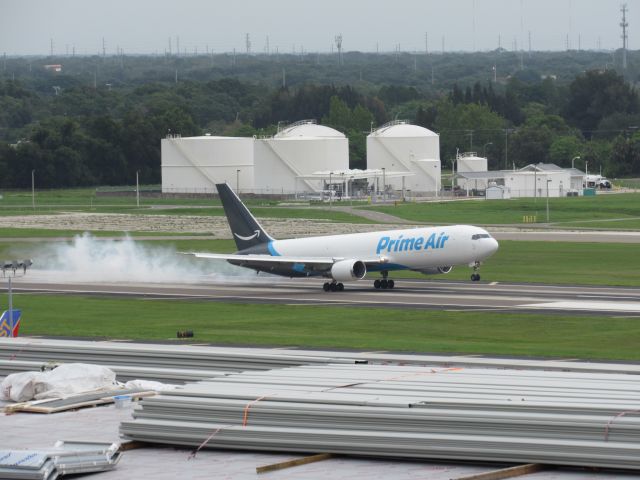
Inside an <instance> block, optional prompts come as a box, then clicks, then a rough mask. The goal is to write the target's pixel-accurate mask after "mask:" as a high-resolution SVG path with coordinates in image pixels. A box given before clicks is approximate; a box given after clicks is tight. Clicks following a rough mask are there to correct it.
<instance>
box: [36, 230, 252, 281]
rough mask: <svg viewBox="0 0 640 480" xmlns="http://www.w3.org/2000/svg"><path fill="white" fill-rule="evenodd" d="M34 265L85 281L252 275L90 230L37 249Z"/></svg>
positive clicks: (221, 263) (216, 278)
mask: <svg viewBox="0 0 640 480" xmlns="http://www.w3.org/2000/svg"><path fill="white" fill-rule="evenodd" d="M35 269H37V270H38V271H42V270H46V271H48V272H55V273H56V274H59V275H60V276H61V277H62V278H58V280H66V281H79V282H88V283H102V282H104V283H113V282H122V283H126V282H144V283H147V282H148V283H174V284H175V283H199V282H207V281H218V282H219V281H221V280H222V281H224V280H230V281H231V280H243V281H245V280H247V279H248V278H254V277H255V274H253V276H252V272H251V271H247V270H244V269H241V268H239V267H235V266H233V265H230V264H228V263H226V262H224V261H210V260H203V259H196V258H194V257H191V256H188V255H182V254H180V253H178V252H176V251H175V250H174V249H172V248H170V247H157V246H150V245H148V244H143V243H139V242H136V241H134V240H133V239H132V238H131V237H123V239H121V240H99V239H97V238H95V237H94V236H92V235H91V234H89V233H84V234H83V235H78V236H76V237H75V238H74V239H73V241H72V242H71V243H65V244H57V245H48V246H45V247H44V248H43V249H41V250H39V251H38V252H37V254H36V256H35V259H34V270H35ZM34 273H35V272H34Z"/></svg>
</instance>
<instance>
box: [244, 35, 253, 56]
mask: <svg viewBox="0 0 640 480" xmlns="http://www.w3.org/2000/svg"><path fill="white" fill-rule="evenodd" d="M244 43H245V46H246V48H247V55H251V38H249V34H248V33H247V34H246V35H245V38H244Z"/></svg>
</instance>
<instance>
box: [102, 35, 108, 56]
mask: <svg viewBox="0 0 640 480" xmlns="http://www.w3.org/2000/svg"><path fill="white" fill-rule="evenodd" d="M106 55H107V44H106V43H105V41H104V37H102V58H104V57H105V56H106Z"/></svg>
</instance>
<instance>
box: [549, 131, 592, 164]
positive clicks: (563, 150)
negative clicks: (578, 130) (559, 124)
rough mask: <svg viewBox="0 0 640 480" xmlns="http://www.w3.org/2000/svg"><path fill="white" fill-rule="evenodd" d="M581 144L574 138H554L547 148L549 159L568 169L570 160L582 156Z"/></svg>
mask: <svg viewBox="0 0 640 480" xmlns="http://www.w3.org/2000/svg"><path fill="white" fill-rule="evenodd" d="M583 149H584V144H583V142H582V141H581V140H580V139H579V138H577V137H575V136H559V137H556V138H555V139H554V140H553V141H552V142H551V145H550V146H549V159H550V160H551V163H555V164H556V165H558V166H561V167H570V166H571V159H572V158H574V157H577V156H581V155H582V151H583Z"/></svg>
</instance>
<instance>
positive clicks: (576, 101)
mask: <svg viewBox="0 0 640 480" xmlns="http://www.w3.org/2000/svg"><path fill="white" fill-rule="evenodd" d="M638 111H639V103H638V95H637V93H636V92H635V91H634V90H633V89H632V88H631V87H630V86H629V85H628V84H627V83H626V82H625V81H624V78H622V77H621V76H620V75H618V74H616V73H615V72H613V71H611V70H608V71H604V72H603V71H595V70H592V71H588V72H586V73H585V74H584V75H579V76H578V77H577V78H576V79H575V80H574V81H573V82H571V85H570V86H569V101H568V104H567V106H566V109H565V116H566V118H567V119H568V120H569V122H570V123H572V124H573V125H575V126H577V127H578V128H579V129H580V130H582V132H583V133H584V134H585V136H591V134H592V133H593V131H594V130H596V128H597V127H598V124H599V123H600V121H601V120H602V119H603V118H604V117H607V116H609V115H612V114H614V113H627V114H633V113H638Z"/></svg>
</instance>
